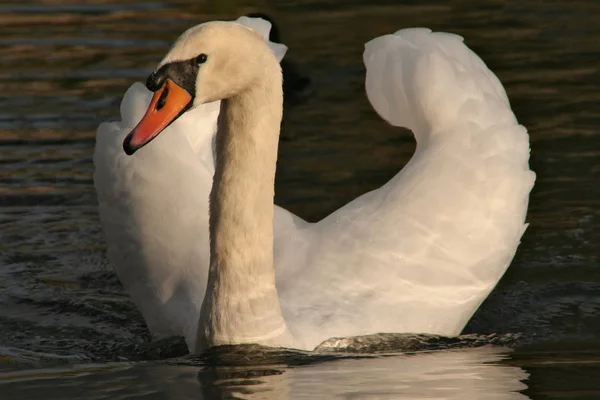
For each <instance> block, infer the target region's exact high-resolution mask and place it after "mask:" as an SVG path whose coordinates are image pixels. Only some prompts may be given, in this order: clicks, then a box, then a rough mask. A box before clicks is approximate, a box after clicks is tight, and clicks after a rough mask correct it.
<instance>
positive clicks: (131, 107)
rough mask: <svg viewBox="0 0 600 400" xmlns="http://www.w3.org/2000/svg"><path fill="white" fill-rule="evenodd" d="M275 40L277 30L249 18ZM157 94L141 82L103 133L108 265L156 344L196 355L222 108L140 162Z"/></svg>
mask: <svg viewBox="0 0 600 400" xmlns="http://www.w3.org/2000/svg"><path fill="white" fill-rule="evenodd" d="M237 22H239V23H241V24H244V25H246V26H249V27H251V28H253V29H254V30H256V31H257V32H259V33H260V34H261V35H262V36H263V38H264V40H265V41H267V43H268V44H269V47H270V48H271V49H272V51H273V53H274V54H275V56H276V57H277V58H278V59H279V60H281V59H282V58H283V56H284V55H285V53H286V51H287V47H286V46H285V45H282V44H279V43H273V42H270V41H268V38H269V31H270V29H271V23H270V22H267V21H264V20H262V19H258V18H248V17H241V18H239V19H238V20H237ZM151 97H152V92H150V91H149V90H148V89H146V87H145V86H144V85H142V84H141V83H139V82H136V83H134V84H133V85H132V86H131V87H130V88H129V89H128V90H127V93H125V96H124V97H123V101H122V103H121V119H122V120H121V121H119V122H110V123H103V124H101V125H100V126H99V127H98V131H97V135H96V147H95V151H94V165H95V171H94V184H95V187H96V193H97V196H98V203H99V213H100V220H101V223H102V228H103V230H104V233H105V236H106V239H107V247H108V258H109V260H110V262H111V264H112V265H113V267H114V268H115V271H116V273H117V275H118V277H119V279H120V281H121V282H122V284H123V285H124V286H125V289H126V290H127V292H128V293H129V294H130V296H131V298H132V300H133V302H134V303H135V305H136V306H137V307H138V308H139V309H140V311H141V312H142V315H143V317H144V320H145V322H146V324H147V325H148V327H149V329H150V331H151V332H152V333H153V335H154V336H156V337H168V336H183V337H185V338H186V340H187V343H188V345H189V348H190V350H192V349H193V348H194V342H195V338H196V327H197V321H198V317H199V315H200V307H201V306H202V299H203V298H204V291H205V289H206V280H207V277H208V262H209V249H208V196H209V194H210V188H211V186H212V180H213V175H214V171H215V168H214V158H213V142H214V135H215V133H216V129H217V117H218V115H219V104H220V102H219V101H215V102H213V103H208V104H203V105H201V106H198V107H195V108H194V109H193V110H189V111H188V112H186V113H185V115H182V116H181V118H178V119H177V120H176V121H175V122H174V123H173V124H171V125H170V126H169V127H167V128H166V129H165V131H164V132H165V133H164V134H163V135H161V136H160V137H158V138H157V139H156V144H157V145H156V146H149V147H148V148H147V149H144V151H143V152H140V153H139V154H136V156H135V157H128V156H127V155H126V154H125V153H124V152H123V140H124V139H125V137H126V136H127V134H128V133H129V132H130V131H131V130H132V129H133V127H134V126H135V125H136V124H137V123H138V122H139V121H140V120H141V119H142V116H143V115H144V112H145V111H146V109H147V108H148V104H149V103H150V99H151Z"/></svg>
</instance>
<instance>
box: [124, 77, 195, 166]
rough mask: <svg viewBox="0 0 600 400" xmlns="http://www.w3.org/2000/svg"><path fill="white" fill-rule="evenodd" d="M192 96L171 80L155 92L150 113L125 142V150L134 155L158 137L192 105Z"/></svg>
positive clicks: (166, 81) (147, 113)
mask: <svg viewBox="0 0 600 400" xmlns="http://www.w3.org/2000/svg"><path fill="white" fill-rule="evenodd" d="M191 102H192V95H191V94H189V93H188V91H187V90H185V89H184V88H182V87H181V86H179V85H177V84H176V83H175V82H173V81H172V80H171V79H166V80H165V83H164V84H163V85H162V86H161V87H160V89H158V90H157V91H156V92H154V96H153V97H152V101H150V105H149V106H148V111H146V114H144V117H143V118H142V120H141V121H140V122H139V123H138V124H137V126H136V127H135V128H133V130H132V131H131V132H130V133H129V135H127V137H126V138H125V140H124V141H123V150H125V153H126V154H127V155H132V154H133V153H135V152H136V151H137V150H139V149H140V148H142V147H144V146H145V145H146V144H148V143H149V142H150V141H151V140H152V139H154V138H155V137H157V136H158V134H159V133H161V132H162V131H163V130H164V129H165V128H166V127H167V126H169V125H170V124H171V122H173V121H175V120H176V119H177V117H179V116H180V115H181V114H183V112H184V111H185V110H187V108H188V107H189V106H190V105H191Z"/></svg>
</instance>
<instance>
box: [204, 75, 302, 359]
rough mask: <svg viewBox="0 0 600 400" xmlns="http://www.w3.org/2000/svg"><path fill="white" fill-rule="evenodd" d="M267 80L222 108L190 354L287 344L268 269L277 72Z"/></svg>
mask: <svg viewBox="0 0 600 400" xmlns="http://www.w3.org/2000/svg"><path fill="white" fill-rule="evenodd" d="M277 67H279V65H277ZM272 75H273V74H265V76H267V78H265V79H264V80H263V81H260V82H259V83H257V84H255V85H254V86H253V87H252V88H250V89H248V90H246V91H244V92H242V93H241V94H238V95H236V96H234V97H231V98H229V99H227V100H223V101H222V103H221V112H220V115H219V125H218V133H217V148H216V150H217V160H216V167H215V176H214V183H213V187H212V191H211V195H210V252H211V260H210V270H209V278H208V285H207V291H206V295H205V297H204V303H203V305H202V312H201V316H200V321H199V329H198V341H197V343H198V345H197V346H198V347H197V351H201V350H203V349H204V348H207V347H210V346H215V345H220V344H239V343H259V344H265V345H278V344H279V343H280V342H281V340H285V341H287V340H289V338H290V335H289V332H288V330H287V326H286V324H285V321H284V319H283V317H282V314H281V308H280V305H279V297H278V294H277V290H276V288H275V270H274V267H273V210H274V206H273V196H274V182H275V167H276V161H277V146H278V142H279V127H280V123H281V116H282V100H283V97H282V89H281V72H280V70H279V68H277V72H276V73H275V74H274V75H275V76H274V77H273V76H272ZM277 75H278V76H277Z"/></svg>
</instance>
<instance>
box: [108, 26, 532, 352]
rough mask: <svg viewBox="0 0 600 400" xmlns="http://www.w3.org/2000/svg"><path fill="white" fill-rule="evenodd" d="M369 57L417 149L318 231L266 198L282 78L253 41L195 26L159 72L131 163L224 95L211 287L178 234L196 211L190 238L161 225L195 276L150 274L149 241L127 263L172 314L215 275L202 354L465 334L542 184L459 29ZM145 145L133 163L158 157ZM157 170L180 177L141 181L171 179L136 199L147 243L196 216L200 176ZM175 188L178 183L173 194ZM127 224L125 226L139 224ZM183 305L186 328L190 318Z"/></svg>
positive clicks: (393, 39) (250, 36)
mask: <svg viewBox="0 0 600 400" xmlns="http://www.w3.org/2000/svg"><path fill="white" fill-rule="evenodd" d="M364 61H365V65H366V68H367V76H366V90H367V96H368V98H369V100H370V102H371V104H372V105H373V107H374V108H375V110H376V111H377V112H378V113H379V114H380V115H381V116H382V117H383V118H384V119H385V120H386V121H388V122H389V123H391V124H393V125H396V126H405V127H408V128H410V129H411V130H412V131H413V133H414V134H415V137H416V140H417V149H416V152H415V154H414V155H413V157H412V159H411V160H410V162H409V163H408V164H407V165H406V166H405V167H404V168H403V169H402V170H401V171H400V172H399V173H398V174H397V175H396V176H395V177H394V178H392V179H391V180H390V181H389V182H388V183H387V184H385V185H384V186H382V187H381V188H380V189H378V190H374V191H372V192H369V193H366V194H364V195H362V196H360V197H359V198H357V199H355V200H354V201H352V202H351V203H349V204H348V205H346V206H344V207H342V208H341V209H339V210H338V211H336V212H334V213H332V214H331V215H330V216H328V217H326V218H325V219H323V220H322V221H320V222H318V223H315V224H309V223H306V222H304V221H302V220H301V219H299V218H297V217H295V216H293V215H292V214H291V213H289V212H287V211H285V210H283V209H281V208H277V207H276V206H274V205H273V185H274V175H275V164H276V158H277V144H278V135H279V125H280V121H281V115H282V90H281V69H280V66H279V64H278V62H277V59H276V58H275V57H274V56H273V53H272V51H271V50H270V49H269V47H268V46H267V45H266V44H265V42H264V40H261V38H260V37H259V36H258V35H257V34H256V33H254V32H253V31H251V30H249V29H248V28H245V27H243V26H241V25H240V24H236V23H231V22H210V23H206V24H203V25H200V26H198V27H195V28H192V29H190V30H188V31H187V32H185V33H184V34H183V35H182V36H181V37H180V38H179V39H178V40H177V41H176V43H175V45H174V46H173V48H172V49H171V50H170V51H169V53H168V54H167V56H166V57H165V58H164V59H163V61H162V62H161V64H160V65H159V67H158V68H157V69H156V71H155V72H154V73H153V74H152V75H151V76H150V78H149V79H148V87H149V88H150V89H151V90H153V91H154V92H155V93H154V96H153V99H152V101H151V103H150V105H149V107H148V110H147V112H146V114H145V115H144V117H143V118H142V120H141V121H140V122H139V124H137V125H136V127H135V128H134V129H133V130H132V131H131V133H130V134H129V135H128V136H127V138H126V139H125V140H124V142H123V148H124V150H125V152H126V153H127V154H133V153H134V152H136V151H138V150H139V149H140V148H142V147H143V146H145V145H146V144H148V143H149V142H150V141H152V140H153V139H155V138H156V137H157V136H158V135H159V133H160V132H161V131H162V130H163V129H164V127H165V126H167V125H168V124H169V123H171V122H172V121H173V120H181V119H184V118H186V117H187V116H188V114H190V113H193V112H194V111H195V109H196V108H197V107H198V106H200V105H202V104H205V103H209V102H213V101H217V100H222V101H221V104H220V114H219V120H218V133H217V140H216V142H217V143H216V154H217V157H216V167H215V174H214V182H213V187H212V190H211V194H210V230H209V235H210V262H209V268H208V270H209V271H208V282H207V281H206V279H207V278H206V276H204V275H203V273H205V272H206V268H207V265H206V258H202V257H199V258H197V259H193V258H191V257H189V254H185V255H183V256H182V255H180V254H179V253H178V250H179V249H181V248H184V247H185V246H187V245H188V243H189V242H190V241H192V240H197V241H198V242H199V243H198V246H199V247H203V246H207V243H206V242H205V240H206V239H205V235H204V236H201V235H199V236H197V237H193V238H191V237H188V236H186V235H185V230H186V229H189V226H193V225H195V224H197V221H198V219H199V217H197V216H195V215H194V214H193V213H192V214H190V215H191V216H193V218H192V217H190V218H189V219H188V220H185V219H184V218H181V221H182V226H181V227H180V228H181V229H180V232H178V231H177V230H173V231H170V232H167V235H177V237H178V238H181V240H182V241H183V243H184V244H183V245H179V246H176V247H174V248H173V249H170V250H171V251H170V252H168V253H167V254H158V256H162V257H165V258H169V257H183V260H185V261H187V262H188V264H187V265H186V266H185V267H183V268H181V269H180V270H177V271H172V274H170V273H169V272H170V271H165V270H164V269H163V270H160V271H155V270H153V269H152V266H150V264H148V265H144V264H143V262H144V261H145V260H148V259H149V257H152V253H151V250H150V248H151V246H148V248H144V249H143V250H144V251H147V253H145V254H142V258H141V259H140V258H139V256H140V254H138V253H136V251H139V249H132V254H131V260H132V261H136V260H137V261H140V260H141V261H142V264H138V265H136V266H135V267H134V268H132V271H134V272H132V274H134V273H135V274H138V278H140V280H141V281H143V282H145V283H144V284H146V285H147V286H148V289H147V291H149V292H156V293H160V294H162V293H163V292H164V291H167V292H169V293H170V295H171V298H176V300H175V301H174V303H175V304H177V302H179V304H185V303H193V302H194V301H197V298H194V294H193V293H192V292H191V291H190V290H189V287H190V286H192V285H196V286H200V285H201V284H202V283H206V290H205V291H204V290H203V291H199V292H198V293H203V294H204V300H203V303H202V309H201V312H200V317H199V319H198V321H192V322H193V323H195V322H197V323H198V326H197V327H198V329H197V332H196V340H195V342H194V340H193V339H191V338H190V337H189V335H190V334H191V333H190V332H191V330H192V328H189V329H188V331H187V332H186V339H187V341H188V346H190V348H191V349H192V350H194V351H196V352H200V351H202V350H203V349H205V348H207V347H209V346H214V345H220V344H238V343H248V342H253V343H258V344H262V345H267V346H281V347H291V348H299V349H307V350H309V349H313V348H314V347H315V346H316V345H318V344H319V343H320V342H322V341H324V340H326V339H328V338H331V337H334V336H355V335H363V334H369V333H376V332H415V333H431V334H440V335H447V336H454V335H458V334H460V332H461V330H462V329H463V327H464V325H465V324H466V323H467V321H468V320H469V318H470V317H471V316H472V314H473V313H474V312H475V310H476V309H477V308H478V307H479V305H480V304H481V302H482V301H483V300H484V299H485V298H486V297H487V295H488V294H489V293H490V291H491V290H492V289H493V287H494V286H495V285H496V283H497V282H498V280H499V279H500V278H501V276H502V275H503V274H504V272H505V270H506V268H507V267H508V265H509V264H510V261H511V260H512V258H513V256H514V253H515V251H516V248H517V246H518V244H519V241H520V238H521V236H522V234H523V232H524V230H525V228H526V225H525V224H524V221H525V214H526V211H527V205H528V198H529V192H530V191H531V188H532V186H533V183H534V180H535V174H534V173H533V172H532V171H531V170H530V169H529V165H528V162H529V138H528V134H527V131H526V129H525V128H524V127H523V126H521V125H519V124H518V122H517V121H516V119H515V116H514V114H513V113H512V111H511V109H510V105H509V102H508V99H507V97H506V93H505V91H504V89H503V87H502V85H501V84H500V82H499V81H498V79H497V78H496V76H495V75H494V74H493V73H492V72H491V71H490V70H488V69H487V67H486V66H485V64H484V63H483V62H482V61H481V59H479V57H477V56H476V55H475V54H474V53H473V52H471V51H470V50H469V49H468V48H467V47H466V46H465V45H464V44H463V43H462V38H460V37H459V36H455V35H451V34H445V33H432V32H431V31H430V30H428V29H423V28H414V29H404V30H400V31H398V32H396V33H395V34H393V35H385V36H382V37H379V38H376V39H374V40H372V41H370V42H368V43H367V44H366V48H365V53H364ZM175 123H176V122H175ZM167 134H168V133H167ZM167 134H164V135H160V136H158V139H156V141H154V142H153V143H152V144H151V145H149V146H148V148H147V149H151V148H153V147H158V146H164V145H166V143H165V142H164V141H162V142H161V141H160V140H161V139H162V137H163V136H166V135H167ZM147 149H143V150H141V151H140V152H139V153H137V154H135V156H134V157H133V158H136V157H151V153H150V152H147ZM176 150H179V149H176ZM174 158H177V156H174ZM158 162H160V163H161V168H164V170H165V176H166V175H169V176H170V177H169V178H168V179H167V178H165V177H164V176H162V174H159V176H151V177H147V179H155V180H160V179H164V180H165V188H164V197H165V198H168V200H169V201H165V203H164V207H163V208H157V209H155V210H152V211H150V212H149V211H148V210H144V209H143V208H142V209H141V210H138V209H137V205H136V204H135V203H132V204H130V205H129V206H130V210H132V211H133V213H134V214H135V215H136V218H137V219H138V220H139V219H142V218H146V217H147V218H152V219H155V220H156V221H155V228H156V230H155V231H154V232H152V233H150V232H144V235H140V236H148V237H150V238H149V239H148V240H149V241H150V242H152V241H155V242H156V243H160V241H161V238H162V237H163V236H164V233H163V232H160V229H159V228H160V226H161V224H162V223H165V222H167V221H165V220H164V219H163V218H164V215H162V213H163V212H166V213H167V215H170V214H169V212H170V211H171V209H176V210H178V209H179V207H180V205H181V204H180V203H182V204H183V207H188V206H189V205H188V204H187V203H188V200H187V197H188V192H193V189H192V188H193V181H194V179H196V178H198V179H199V177H198V176H196V175H198V174H197V172H196V170H197V168H198V167H197V165H195V164H193V163H192V164H190V165H185V166H182V165H177V166H175V165H172V164H171V163H170V160H167V159H165V160H159V161H158ZM199 163H200V162H198V164H199ZM175 169H178V170H177V171H175ZM175 172H176V173H175ZM202 179H205V178H202ZM173 180H181V181H184V182H185V184H184V185H182V186H181V188H185V190H182V191H180V192H173V191H172V188H173V186H172V185H169V184H170V183H171V181H173ZM128 183H129V184H135V182H128ZM201 183H202V184H204V183H205V181H202V182H201ZM188 185H189V186H188ZM140 196H143V194H141V195H140ZM178 196H180V197H178ZM99 198H100V203H101V207H102V199H101V197H100V195H99ZM180 198H181V199H185V200H181V201H180V200H179V199H180ZM134 201H135V199H134ZM206 201H207V199H202V204H201V205H200V206H199V209H202V207H204V205H205V204H206ZM177 212H180V213H184V215H187V214H186V213H187V210H183V209H182V210H178V211H177ZM167 218H168V217H167ZM132 221H133V222H134V225H132V226H128V227H127V228H126V229H130V230H136V229H137V227H136V226H135V221H136V220H135V219H132ZM149 226H150V225H147V226H146V227H145V228H147V227H149ZM107 235H108V237H109V240H118V239H115V238H114V237H111V232H107ZM124 257H127V256H124ZM144 257H146V258H144ZM186 257H187V258H186ZM154 265H156V264H154ZM124 273H125V274H127V273H128V272H127V271H125V272H124ZM129 278H130V279H131V280H132V281H135V279H136V277H129ZM173 281H177V283H176V284H175V283H173ZM186 296H188V297H191V298H192V299H189V298H188V299H186V298H185V297H186ZM196 296H197V295H196ZM165 298H167V299H169V298H170V297H169V296H165ZM169 301H171V300H169ZM172 310H173V312H174V313H175V314H177V315H179V316H180V317H182V318H185V317H186V315H185V313H186V312H188V310H185V309H184V310H179V309H177V308H176V306H174V307H173V308H172ZM148 312H151V310H149V311H148ZM187 317H188V318H192V317H194V314H193V313H192V312H189V313H188V314H187Z"/></svg>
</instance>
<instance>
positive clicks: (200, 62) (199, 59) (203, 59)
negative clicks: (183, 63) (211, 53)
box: [196, 53, 208, 64]
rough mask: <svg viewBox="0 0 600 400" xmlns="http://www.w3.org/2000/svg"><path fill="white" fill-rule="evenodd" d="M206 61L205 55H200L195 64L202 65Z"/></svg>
mask: <svg viewBox="0 0 600 400" xmlns="http://www.w3.org/2000/svg"><path fill="white" fill-rule="evenodd" d="M207 59H208V56H207V55H206V54H204V53H202V54H200V55H199V56H198V57H196V64H204V63H205V62H206V60H207Z"/></svg>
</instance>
